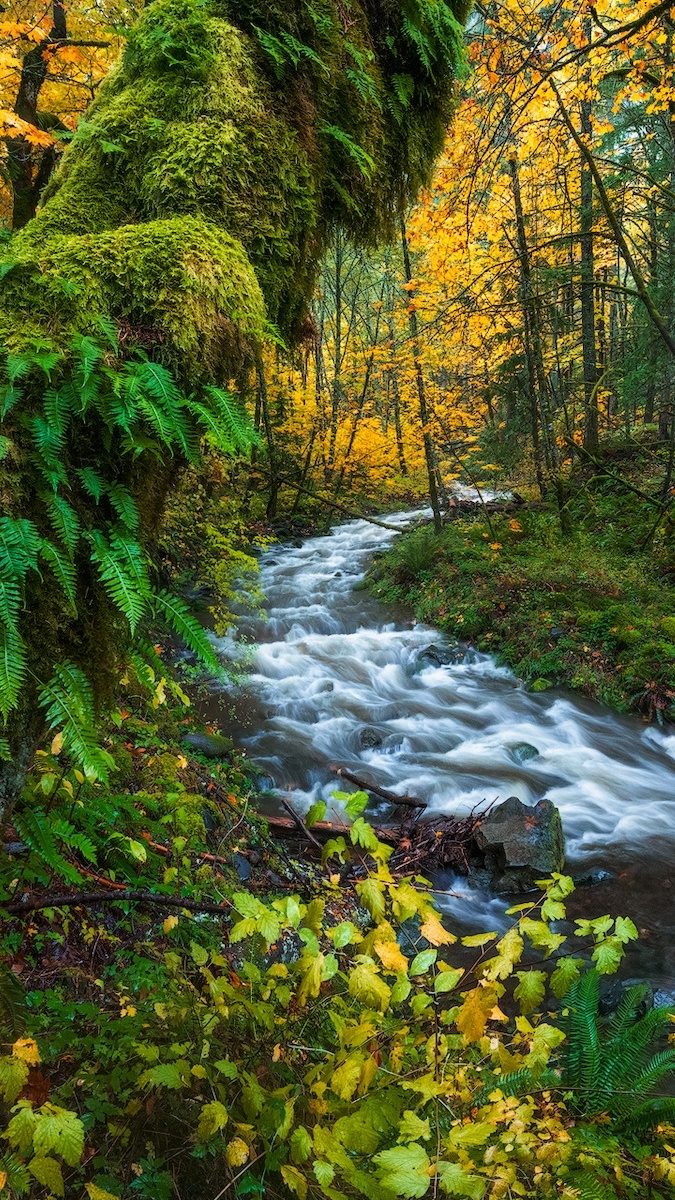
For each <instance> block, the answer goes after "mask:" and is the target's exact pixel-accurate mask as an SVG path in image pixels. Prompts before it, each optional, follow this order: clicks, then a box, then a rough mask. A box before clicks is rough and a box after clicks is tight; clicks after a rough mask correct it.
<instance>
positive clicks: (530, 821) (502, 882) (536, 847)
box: [476, 796, 565, 892]
mask: <svg viewBox="0 0 675 1200" xmlns="http://www.w3.org/2000/svg"><path fill="white" fill-rule="evenodd" d="M476 844H477V846H478V847H479V849H480V850H481V851H482V852H483V854H484V856H485V869H486V871H487V873H488V876H489V880H490V885H491V887H492V888H493V889H494V890H495V891H497V892H522V891H527V890H528V889H529V888H532V887H534V885H535V881H536V880H537V879H543V878H545V877H547V876H548V875H550V874H551V872H552V871H562V869H563V867H564V865H565V837H564V834H563V828H562V821H561V819H560V813H559V812H558V809H557V808H556V806H555V804H552V803H551V801H550V800H540V801H539V803H538V804H536V805H535V806H534V808H531V807H530V806H529V805H527V804H523V802H522V800H519V799H518V797H517V796H509V798H508V800H505V801H504V803H503V804H500V805H499V807H498V808H495V809H494V810H493V811H492V812H490V813H488V815H487V817H485V819H484V820H483V821H481V824H480V826H479V827H478V829H477V831H476Z"/></svg>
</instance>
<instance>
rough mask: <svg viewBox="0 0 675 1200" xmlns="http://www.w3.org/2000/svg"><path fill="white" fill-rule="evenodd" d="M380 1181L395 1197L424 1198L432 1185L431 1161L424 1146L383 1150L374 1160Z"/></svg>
mask: <svg viewBox="0 0 675 1200" xmlns="http://www.w3.org/2000/svg"><path fill="white" fill-rule="evenodd" d="M373 1162H374V1163H375V1164H376V1166H377V1169H378V1174H379V1176H380V1181H381V1182H382V1183H383V1184H384V1186H385V1187H386V1188H388V1189H389V1191H391V1192H393V1193H394V1195H395V1196H405V1197H414V1196H424V1195H426V1193H427V1191H428V1190H429V1187H430V1185H431V1179H430V1176H429V1168H430V1166H431V1161H430V1159H429V1157H428V1155H427V1153H426V1151H425V1149H424V1147H423V1146H420V1145H418V1144H417V1143H415V1142H413V1143H412V1144H411V1145H410V1146H397V1147H395V1148H394V1149H392V1150H381V1151H380V1153H379V1154H376V1155H375V1156H374V1158H373Z"/></svg>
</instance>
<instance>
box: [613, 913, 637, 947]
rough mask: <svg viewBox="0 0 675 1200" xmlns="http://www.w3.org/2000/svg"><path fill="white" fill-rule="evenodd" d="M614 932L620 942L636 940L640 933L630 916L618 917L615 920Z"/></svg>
mask: <svg viewBox="0 0 675 1200" xmlns="http://www.w3.org/2000/svg"><path fill="white" fill-rule="evenodd" d="M614 934H615V936H616V937H618V939H619V941H620V942H634V941H635V940H636V938H639V936H640V934H639V933H638V931H637V928H636V926H635V924H634V923H633V921H631V919H630V917H617V918H616V921H615V922H614Z"/></svg>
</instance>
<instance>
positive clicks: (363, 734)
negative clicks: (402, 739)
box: [359, 729, 383, 750]
mask: <svg viewBox="0 0 675 1200" xmlns="http://www.w3.org/2000/svg"><path fill="white" fill-rule="evenodd" d="M382 740H383V739H382V734H381V733H378V731H377V729H362V730H361V731H360V733H359V742H360V743H361V745H362V746H363V749H364V750H376V749H377V747H378V746H381V745H382Z"/></svg>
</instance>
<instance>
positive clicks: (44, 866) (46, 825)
mask: <svg viewBox="0 0 675 1200" xmlns="http://www.w3.org/2000/svg"><path fill="white" fill-rule="evenodd" d="M14 824H15V825H16V828H17V831H18V833H19V836H20V837H21V840H22V841H24V842H25V843H26V845H27V846H28V847H29V849H30V850H32V852H33V853H34V854H35V855H37V858H38V861H39V867H40V870H41V874H42V876H43V879H45V881H46V880H47V879H48V878H49V876H50V875H52V874H55V875H60V876H61V878H62V879H65V880H66V881H67V882H68V883H79V882H80V881H81V878H82V877H81V875H80V873H79V871H77V870H76V869H75V867H74V866H73V865H72V864H71V863H69V862H68V860H67V859H65V858H64V857H63V855H62V854H61V851H60V848H59V840H60V839H59V836H58V834H57V833H56V826H57V824H58V822H56V821H52V820H51V819H50V817H49V816H48V815H47V813H45V812H43V810H42V809H40V808H24V809H23V810H22V811H21V812H20V813H18V814H17V815H16V817H15V818H14Z"/></svg>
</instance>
